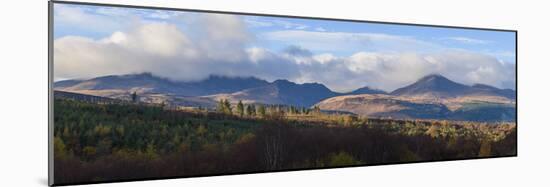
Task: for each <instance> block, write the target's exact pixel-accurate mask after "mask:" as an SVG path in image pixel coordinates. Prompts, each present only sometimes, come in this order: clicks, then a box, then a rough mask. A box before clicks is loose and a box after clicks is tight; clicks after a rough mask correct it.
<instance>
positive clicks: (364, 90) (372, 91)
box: [345, 86, 387, 95]
mask: <svg viewBox="0 0 550 187" xmlns="http://www.w3.org/2000/svg"><path fill="white" fill-rule="evenodd" d="M358 94H387V93H386V92H385V91H383V90H378V89H373V88H370V87H368V86H365V87H361V88H358V89H356V90H353V91H351V92H348V93H346V94H345V95H358Z"/></svg>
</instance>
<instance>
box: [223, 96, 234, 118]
mask: <svg viewBox="0 0 550 187" xmlns="http://www.w3.org/2000/svg"><path fill="white" fill-rule="evenodd" d="M223 111H224V113H225V114H229V115H231V114H233V111H232V108H231V103H229V100H227V99H225V100H224V101H223Z"/></svg>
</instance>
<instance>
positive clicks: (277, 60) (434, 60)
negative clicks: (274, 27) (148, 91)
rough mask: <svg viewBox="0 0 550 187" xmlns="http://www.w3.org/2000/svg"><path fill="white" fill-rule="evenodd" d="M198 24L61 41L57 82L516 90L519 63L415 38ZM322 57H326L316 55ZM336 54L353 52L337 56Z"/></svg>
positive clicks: (199, 20)
mask: <svg viewBox="0 0 550 187" xmlns="http://www.w3.org/2000/svg"><path fill="white" fill-rule="evenodd" d="M56 11H57V9H56ZM69 12H70V11H69ZM110 13H113V12H110ZM60 14H63V15H74V14H72V13H71V14H65V13H60ZM78 14H79V13H76V15H78ZM80 16H82V17H87V16H90V15H88V14H86V15H80ZM180 16H181V15H180ZM186 17H187V19H190V17H189V16H186ZM178 18H179V17H176V18H171V19H178ZM192 18H193V20H181V21H182V23H183V24H181V25H180V24H174V23H171V22H170V23H169V22H165V21H142V20H136V22H135V24H131V25H130V26H128V27H125V28H118V30H117V31H115V32H111V33H109V34H108V35H107V36H106V37H102V38H96V39H94V38H91V37H83V36H65V37H61V38H58V39H56V40H55V41H54V60H55V61H54V70H55V78H57V79H59V78H73V79H74V78H92V77H97V76H104V75H113V74H128V73H141V72H152V73H153V74H156V75H159V76H163V77H166V78H170V79H174V80H200V79H204V78H206V77H208V76H209V75H212V74H216V75H227V76H255V77H258V78H262V79H266V80H268V81H273V80H276V79H288V80H291V81H295V82H298V83H306V82H319V83H323V84H325V85H326V86H327V87H329V88H330V89H332V90H335V91H341V92H345V91H351V90H353V89H357V88H359V87H363V86H369V87H374V88H379V89H383V90H386V91H392V90H394V89H396V88H399V87H402V86H406V85H408V84H411V83H413V82H414V81H416V80H418V79H419V78H421V77H422V76H425V75H427V74H431V73H439V74H442V75H444V76H446V77H448V78H449V79H451V80H454V81H457V82H460V83H464V84H474V83H483V84H489V85H493V86H497V87H501V88H514V87H515V64H512V63H504V62H501V61H499V60H497V59H496V58H494V57H492V56H488V55H485V54H481V53H476V52H471V51H466V50H456V49H447V48H444V47H441V46H438V45H435V44H432V43H429V42H424V41H420V40H417V39H415V38H412V37H407V36H397V35H388V34H377V33H345V32H314V31H303V30H285V31H275V32H269V33H266V34H260V36H256V35H254V34H253V33H250V32H249V31H248V30H247V28H248V25H247V22H246V19H245V20H243V19H241V17H238V16H231V15H222V14H193V15H192ZM67 19H74V18H67ZM78 19H80V18H78ZM256 37H268V39H269V40H276V41H282V42H281V43H283V44H291V45H288V46H287V47H285V48H284V49H283V50H281V51H272V50H270V49H267V48H263V47H259V46H255V45H254V44H255V41H256V40H257V39H258V38H256ZM418 49H423V50H418ZM323 50H326V51H327V52H318V51H323ZM338 50H344V51H351V53H350V54H348V55H339V54H335V53H334V52H333V51H338Z"/></svg>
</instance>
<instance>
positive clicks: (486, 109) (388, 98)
mask: <svg viewBox="0 0 550 187" xmlns="http://www.w3.org/2000/svg"><path fill="white" fill-rule="evenodd" d="M515 98H516V96H515V91H513V90H510V89H498V88H495V87H492V86H488V85H481V84H476V85H473V86H468V85H463V84H460V83H456V82H454V81H451V80H449V79H447V78H445V77H444V76H441V75H435V74H434V75H428V76H425V77H422V78H421V79H419V80H418V81H416V82H414V83H412V84H411V85H408V86H405V87H403V88H399V89H396V90H395V91H393V92H391V93H390V94H360V95H344V96H337V97H332V98H328V99H325V100H323V101H321V102H319V103H317V104H316V106H318V107H319V108H321V109H322V110H337V111H345V112H352V113H355V114H358V115H363V116H370V117H391V118H401V119H453V120H468V121H512V120H515V115H516V114H515Z"/></svg>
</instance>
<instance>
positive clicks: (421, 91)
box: [390, 74, 516, 99]
mask: <svg viewBox="0 0 550 187" xmlns="http://www.w3.org/2000/svg"><path fill="white" fill-rule="evenodd" d="M390 94H391V95H395V96H421V97H435V98H450V97H461V96H467V95H477V96H501V97H506V98H508V99H515V98H516V95H515V91H514V90H510V89H498V88H495V87H492V86H488V85H483V84H475V85H473V86H467V85H464V84H460V83H457V82H453V81H451V80H449V79H447V78H446V77H444V76H442V75H438V74H431V75H428V76H425V77H422V78H421V79H419V80H418V81H416V82H415V83H413V84H411V85H408V86H405V87H403V88H399V89H396V90H395V91H393V92H391V93H390Z"/></svg>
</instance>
